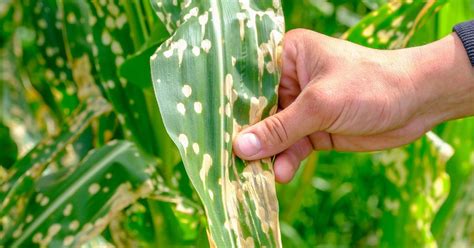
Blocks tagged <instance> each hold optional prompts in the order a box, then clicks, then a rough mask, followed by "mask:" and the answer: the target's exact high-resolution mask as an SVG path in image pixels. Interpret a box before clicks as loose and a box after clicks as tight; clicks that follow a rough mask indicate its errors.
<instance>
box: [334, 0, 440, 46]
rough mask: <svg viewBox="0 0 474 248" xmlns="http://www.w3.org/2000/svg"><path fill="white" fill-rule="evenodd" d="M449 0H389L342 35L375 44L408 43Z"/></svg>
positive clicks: (392, 44) (367, 43) (366, 43)
mask: <svg viewBox="0 0 474 248" xmlns="http://www.w3.org/2000/svg"><path fill="white" fill-rule="evenodd" d="M447 2H449V0H424V1H417V0H415V1H412V0H398V1H390V2H389V3H388V4H386V5H384V6H383V7H381V8H380V9H378V10H376V11H374V12H372V13H371V14H370V15H368V16H367V17H365V18H364V19H363V20H361V21H360V22H359V23H358V24H357V25H356V26H354V27H352V28H351V29H350V30H349V31H347V33H345V34H344V36H343V38H345V39H347V40H350V41H353V42H356V43H358V44H361V45H364V46H368V47H373V48H389V49H396V48H401V47H405V46H406V45H407V44H408V42H409V40H410V38H411V37H412V36H413V34H414V33H415V31H416V30H418V29H419V28H420V27H421V26H423V24H424V23H425V22H426V21H427V19H428V18H429V17H431V16H432V15H433V14H434V13H436V12H438V11H439V10H440V9H441V7H442V6H443V5H444V4H446V3H447Z"/></svg>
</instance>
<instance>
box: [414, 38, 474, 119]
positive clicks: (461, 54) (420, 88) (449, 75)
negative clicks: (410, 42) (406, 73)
mask: <svg viewBox="0 0 474 248" xmlns="http://www.w3.org/2000/svg"><path fill="white" fill-rule="evenodd" d="M408 50H409V51H410V53H411V55H410V56H411V59H412V61H413V62H412V63H413V66H412V68H413V69H412V73H411V75H412V79H413V84H414V87H415V88H416V90H417V93H416V94H417V95H418V96H419V100H420V101H419V102H420V105H421V106H420V111H421V113H422V114H424V115H426V116H427V117H428V118H429V119H430V120H431V122H433V123H432V124H433V125H436V124H439V123H441V122H444V121H447V120H453V119H458V118H462V117H467V116H471V115H474V69H473V67H472V65H471V63H470V61H469V58H468V56H467V53H466V50H465V49H464V46H463V45H462V43H461V41H460V39H459V37H457V35H456V34H451V35H449V36H447V37H446V38H444V39H442V40H439V41H437V42H434V43H431V44H428V45H425V46H421V47H417V48H412V49H408Z"/></svg>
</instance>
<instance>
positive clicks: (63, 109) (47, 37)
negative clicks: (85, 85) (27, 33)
mask: <svg viewBox="0 0 474 248" xmlns="http://www.w3.org/2000/svg"><path fill="white" fill-rule="evenodd" d="M27 2H29V1H27ZM25 5H27V6H30V7H28V8H27V10H28V11H31V12H32V13H29V12H26V15H32V28H34V30H35V31H36V45H37V47H38V52H36V53H35V54H34V55H33V56H35V57H34V63H29V65H30V66H29V73H30V75H31V76H30V78H32V84H33V85H34V86H35V87H36V88H37V89H38V91H39V92H40V94H42V96H43V99H45V101H46V102H47V104H48V105H49V106H50V108H51V109H52V110H53V111H54V113H55V114H56V117H57V118H58V119H59V120H62V119H64V117H65V116H67V115H70V114H71V112H72V111H73V110H74V109H75V107H76V106H77V105H78V104H79V99H78V94H77V85H76V84H75V83H74V78H73V74H72V67H71V64H69V63H67V48H66V44H65V42H64V40H63V35H62V29H63V24H64V23H63V22H62V18H63V16H64V12H63V11H62V10H61V9H60V8H59V7H60V6H58V3H57V1H55V0H43V1H31V3H26V4H25Z"/></svg>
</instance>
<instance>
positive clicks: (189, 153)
mask: <svg viewBox="0 0 474 248" xmlns="http://www.w3.org/2000/svg"><path fill="white" fill-rule="evenodd" d="M152 3H153V6H154V7H155V9H156V11H157V14H158V17H160V19H161V20H162V21H163V22H164V23H165V25H166V27H167V28H168V31H170V32H171V33H172V38H170V39H169V40H167V41H166V42H165V43H164V44H163V45H162V46H160V48H158V50H157V52H156V53H155V54H154V55H153V56H152V57H151V68H152V78H153V84H154V89H155V93H156V97H157V100H158V103H159V106H160V109H161V113H162V115H163V119H164V122H165V126H166V128H167V130H168V132H169V134H170V136H171V138H172V139H173V141H174V142H175V143H176V144H177V146H178V148H179V150H180V153H181V156H182V158H183V162H184V165H185V167H186V171H187V173H188V175H189V177H190V179H191V181H192V183H193V185H194V187H195V188H196V190H197V192H198V194H199V196H200V198H201V200H202V202H203V204H204V207H205V211H206V214H207V220H208V225H209V233H210V237H209V240H210V244H211V246H212V245H215V246H218V247H237V246H244V247H245V246H253V245H256V246H267V247H275V246H280V242H281V241H280V230H279V224H278V203H277V199H276V193H275V185H274V176H273V171H272V162H271V160H262V161H254V162H244V161H242V160H240V159H238V158H237V157H235V156H234V155H233V154H232V144H231V141H232V138H233V137H234V136H235V135H236V134H237V132H239V131H240V130H241V129H242V128H243V127H245V126H247V125H249V124H254V123H256V122H258V121H259V120H261V119H262V118H264V117H266V116H268V115H270V114H272V113H275V111H276V101H277V95H276V92H277V87H278V82H279V75H280V72H279V70H278V68H279V66H278V52H279V48H280V45H281V44H280V42H281V41H282V38H283V29H284V21H283V16H282V11H281V6H280V1H269V0H265V1H216V0H211V1H197V2H196V1H193V2H191V1H185V2H180V3H179V4H176V2H174V1H171V0H169V1H153V2H152Z"/></svg>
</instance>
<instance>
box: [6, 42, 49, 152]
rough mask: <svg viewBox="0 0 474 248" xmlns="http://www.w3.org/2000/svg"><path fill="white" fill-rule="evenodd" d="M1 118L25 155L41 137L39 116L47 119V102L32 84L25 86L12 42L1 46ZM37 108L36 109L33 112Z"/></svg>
mask: <svg viewBox="0 0 474 248" xmlns="http://www.w3.org/2000/svg"><path fill="white" fill-rule="evenodd" d="M0 61H2V63H0V75H1V77H0V121H1V122H3V123H4V124H5V125H6V126H7V127H9V128H10V131H11V134H12V139H13V140H14V141H15V142H16V143H17V144H18V146H19V147H18V148H19V150H18V155H19V156H24V155H25V154H26V153H27V152H28V151H29V150H30V149H32V148H33V146H34V145H35V144H36V143H37V142H38V140H39V139H40V138H41V137H40V134H39V129H40V127H41V125H37V124H36V118H37V117H39V115H41V117H42V118H43V120H45V119H48V115H49V113H48V112H46V111H44V110H45V108H44V107H37V106H43V105H44V103H43V102H42V101H41V100H40V97H39V96H38V95H37V92H36V91H35V90H34V89H32V87H31V85H28V86H29V87H28V88H26V87H25V86H24V81H23V78H22V75H21V73H20V71H19V67H18V66H17V64H16V61H15V55H14V54H13V45H12V44H11V43H9V44H7V45H6V47H5V48H3V49H0ZM33 107H36V111H33Z"/></svg>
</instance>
